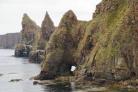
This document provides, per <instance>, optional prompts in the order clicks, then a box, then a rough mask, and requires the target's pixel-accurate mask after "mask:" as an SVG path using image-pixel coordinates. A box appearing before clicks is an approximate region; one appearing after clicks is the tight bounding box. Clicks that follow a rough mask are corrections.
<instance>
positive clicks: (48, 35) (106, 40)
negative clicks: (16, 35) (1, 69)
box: [19, 0, 138, 80]
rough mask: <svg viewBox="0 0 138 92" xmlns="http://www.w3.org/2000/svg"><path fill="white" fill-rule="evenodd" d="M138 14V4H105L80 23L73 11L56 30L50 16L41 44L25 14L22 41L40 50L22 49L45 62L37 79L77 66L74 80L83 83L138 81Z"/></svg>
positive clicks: (118, 0)
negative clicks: (90, 81)
mask: <svg viewBox="0 0 138 92" xmlns="http://www.w3.org/2000/svg"><path fill="white" fill-rule="evenodd" d="M137 15H138V1H137V0H131V1H130V0H103V1H102V2H101V3H100V4H99V5H97V7H96V11H95V13H94V14H93V19H92V20H91V21H87V22H86V21H80V20H78V19H77V17H76V16H75V14H74V13H73V11H71V10H69V11H68V12H66V13H65V14H64V16H63V18H62V19H61V21H60V24H59V26H58V27H57V28H56V29H55V27H54V25H53V22H52V20H51V19H50V17H49V15H48V13H46V16H45V18H44V21H43V23H42V27H41V30H42V31H41V34H39V33H38V34H39V35H41V38H40V39H39V40H38V38H39V36H38V35H36V34H37V32H38V31H37V30H38V29H39V27H38V26H37V25H36V24H35V23H34V22H33V21H32V20H30V18H29V17H28V16H27V15H26V14H25V15H24V17H23V22H22V27H23V30H22V38H23V39H22V41H23V42H24V43H25V44H26V46H27V45H31V46H32V48H36V47H39V48H36V49H33V50H32V49H31V48H30V47H29V46H27V47H26V46H24V45H23V46H22V47H23V48H24V49H23V50H27V51H28V49H29V50H31V51H35V52H34V54H33V53H32V55H31V57H33V58H34V57H37V58H35V59H36V60H38V58H41V56H42V58H43V60H44V62H43V64H42V70H41V72H40V74H39V76H37V77H36V79H53V78H55V77H58V76H63V75H70V74H71V73H72V72H71V67H72V66H76V67H77V69H76V70H75V76H76V78H77V79H80V80H93V79H95V78H96V79H101V78H102V79H108V80H124V79H128V78H132V77H134V78H135V77H138V58H137V57H138V56H137V55H138V52H137V50H138V44H137V41H138V16H137ZM54 30H55V31H54ZM36 38H37V39H36ZM38 41H39V42H38ZM19 47H20V46H19ZM39 49H42V50H45V51H46V52H45V51H40V50H39ZM21 51H22V50H21ZM27 53H28V52H27ZM42 58H41V59H42Z"/></svg>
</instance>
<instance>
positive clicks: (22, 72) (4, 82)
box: [0, 49, 138, 92]
mask: <svg viewBox="0 0 138 92" xmlns="http://www.w3.org/2000/svg"><path fill="white" fill-rule="evenodd" d="M13 55H14V50H9V49H7V50H5V49H0V92H138V91H137V90H136V91H132V90H129V89H107V88H106V87H95V86H91V87H90V88H86V89H81V88H76V86H75V83H73V82H72V83H68V84H67V85H66V86H65V85H51V86H44V85H33V81H32V80H29V79H30V78H31V77H32V76H34V75H37V74H39V72H40V65H39V64H33V63H30V62H28V59H26V58H16V57H14V56H13ZM14 79H19V80H20V81H12V80H14ZM106 90H108V91H106Z"/></svg>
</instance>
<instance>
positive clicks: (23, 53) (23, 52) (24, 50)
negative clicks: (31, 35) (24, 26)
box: [15, 44, 32, 57]
mask: <svg viewBox="0 0 138 92" xmlns="http://www.w3.org/2000/svg"><path fill="white" fill-rule="evenodd" d="M31 50H32V46H31V45H26V44H18V45H17V46H16V48H15V56H16V57H28V56H29V54H30V52H31Z"/></svg>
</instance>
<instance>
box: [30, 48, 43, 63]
mask: <svg viewBox="0 0 138 92" xmlns="http://www.w3.org/2000/svg"><path fill="white" fill-rule="evenodd" d="M44 59H45V50H36V51H31V52H30V55H29V61H30V62H32V63H38V64H40V63H41V62H43V61H44Z"/></svg>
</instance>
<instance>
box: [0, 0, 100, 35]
mask: <svg viewBox="0 0 138 92" xmlns="http://www.w3.org/2000/svg"><path fill="white" fill-rule="evenodd" d="M100 1H101V0H0V34H5V33H14V32H20V30H21V19H22V15H23V14H24V13H27V14H28V15H29V16H30V17H31V18H32V19H33V20H34V21H35V22H36V23H37V24H38V25H41V22H42V20H43V18H44V16H45V13H46V11H48V13H49V15H50V16H51V18H52V20H53V21H54V24H55V25H56V26H57V25H58V23H59V21H60V19H61V17H62V16H63V14H64V13H65V12H67V11H68V10H70V9H71V10H73V11H74V12H75V14H76V16H77V18H78V19H80V20H90V19H91V18H92V13H93V12H94V10H95V7H96V5H97V4H98V3H99V2H100Z"/></svg>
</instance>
